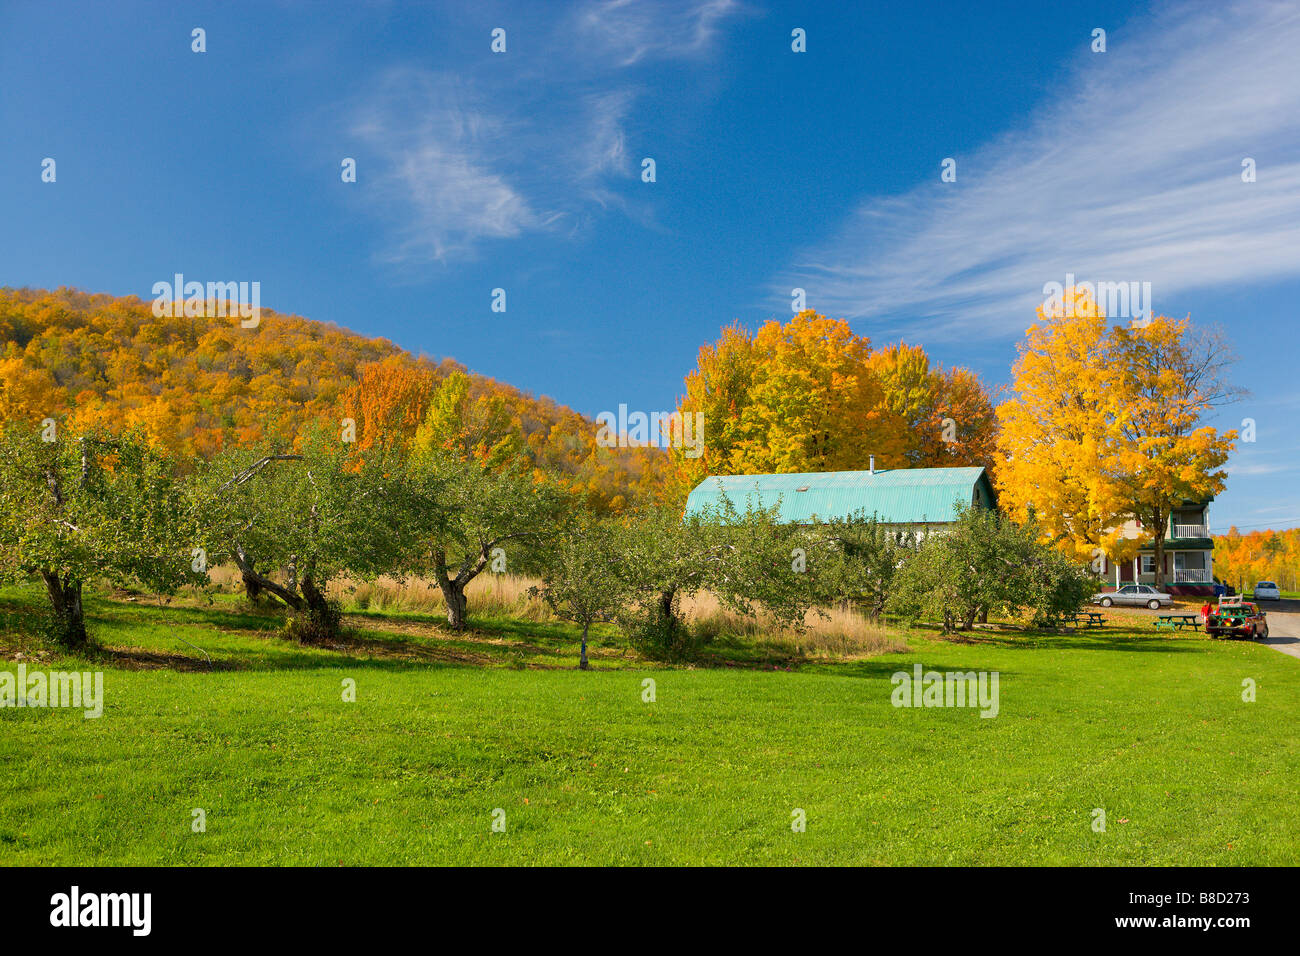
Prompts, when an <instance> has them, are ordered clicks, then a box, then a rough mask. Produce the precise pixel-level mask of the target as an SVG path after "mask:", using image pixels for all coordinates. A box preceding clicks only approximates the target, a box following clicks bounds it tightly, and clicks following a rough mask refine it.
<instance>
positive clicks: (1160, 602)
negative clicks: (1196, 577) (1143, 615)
mask: <svg viewBox="0 0 1300 956" xmlns="http://www.w3.org/2000/svg"><path fill="white" fill-rule="evenodd" d="M1173 600H1174V596H1173V595H1172V594H1166V593H1165V592H1164V591H1157V590H1156V589H1155V588H1153V587H1151V586H1149V585H1146V584H1126V585H1124V586H1123V587H1122V588H1120V589H1119V590H1118V591H1110V592H1103V593H1101V594H1094V595H1093V596H1092V603H1093V604H1100V605H1101V606H1102V607H1110V606H1111V605H1112V604H1133V605H1138V606H1139V607H1140V606H1142V605H1144V604H1145V605H1146V606H1147V607H1149V608H1151V610H1153V611H1158V610H1160V608H1161V607H1163V606H1164V605H1166V604H1172V603H1173Z"/></svg>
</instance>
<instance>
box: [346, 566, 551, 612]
mask: <svg viewBox="0 0 1300 956" xmlns="http://www.w3.org/2000/svg"><path fill="white" fill-rule="evenodd" d="M540 584H541V581H540V580H538V579H536V578H528V577H521V576H518V575H513V574H480V575H479V576H478V577H476V578H475V579H474V580H473V581H471V582H470V583H469V585H468V586H467V587H466V588H465V596H466V598H467V600H468V603H469V611H470V613H471V614H487V615H491V616H510V617H517V618H520V619H522V620H526V621H553V620H555V616H554V615H553V614H552V613H551V609H550V608H548V607H547V606H546V602H545V601H543V600H541V599H540V598H537V597H532V596H531V595H529V593H528V589H529V588H531V587H534V586H539V585H540ZM329 596H330V597H332V598H335V599H336V600H338V601H339V602H340V603H341V604H342V605H343V607H344V608H345V609H347V610H358V611H399V612H400V611H406V612H410V613H418V614H443V613H445V612H446V610H447V605H446V602H444V601H443V599H442V591H441V590H440V589H439V588H438V582H437V581H433V580H431V579H428V578H416V577H410V578H401V579H399V578H392V577H381V578H379V579H377V580H375V581H354V580H351V579H348V578H339V579H336V580H334V581H331V582H330V586H329Z"/></svg>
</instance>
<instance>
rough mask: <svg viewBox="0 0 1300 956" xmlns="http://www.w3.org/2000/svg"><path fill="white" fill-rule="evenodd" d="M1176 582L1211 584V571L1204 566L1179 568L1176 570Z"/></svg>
mask: <svg viewBox="0 0 1300 956" xmlns="http://www.w3.org/2000/svg"><path fill="white" fill-rule="evenodd" d="M1174 583H1175V584H1209V583H1210V572H1209V571H1207V570H1205V569H1204V568H1178V569H1176V570H1175V571H1174Z"/></svg>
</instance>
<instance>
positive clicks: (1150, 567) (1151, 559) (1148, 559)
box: [1142, 554, 1156, 574]
mask: <svg viewBox="0 0 1300 956" xmlns="http://www.w3.org/2000/svg"><path fill="white" fill-rule="evenodd" d="M1142 573H1143V574H1155V573H1156V556H1155V555H1154V554H1144V555H1142Z"/></svg>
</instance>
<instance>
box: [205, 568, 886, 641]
mask: <svg viewBox="0 0 1300 956" xmlns="http://www.w3.org/2000/svg"><path fill="white" fill-rule="evenodd" d="M209 576H210V578H211V580H212V582H213V583H215V584H218V585H219V586H221V587H223V588H228V589H230V590H240V589H242V587H243V583H242V580H241V578H240V575H239V571H238V569H237V568H235V567H233V566H229V565H225V566H222V567H219V568H212V569H211V570H210V571H209ZM540 585H541V581H540V580H539V579H537V578H532V577H522V576H519V575H513V574H481V575H479V576H478V577H477V578H475V579H474V580H473V581H471V582H470V583H469V586H468V588H466V595H467V597H468V599H469V612H470V614H471V615H475V614H482V615H487V616H492V617H514V618H518V619H520V620H526V621H535V622H549V621H555V620H556V617H555V615H554V613H552V611H551V609H550V608H549V607H547V605H546V602H545V601H543V600H541V599H540V598H538V597H534V596H532V595H530V594H529V593H528V592H529V589H530V588H533V587H536V586H540ZM328 593H329V596H330V597H331V598H334V599H336V600H338V601H339V603H340V604H341V605H342V606H343V608H344V610H345V611H392V612H398V613H401V612H406V613H411V614H429V615H442V614H444V613H446V604H445V603H444V602H443V599H442V592H441V591H440V590H439V589H438V584H437V582H436V581H433V580H431V579H427V578H417V577H408V578H393V577H381V578H379V579H377V580H375V581H361V580H353V579H348V578H339V579H336V580H334V581H331V582H330V585H329V588H328ZM681 613H682V618H683V620H684V621H685V622H686V623H687V625H688V626H689V627H690V628H691V629H692V631H694V632H695V633H696V634H698V635H700V636H701V637H703V638H705V639H706V640H712V639H716V638H720V637H735V638H741V639H744V640H748V641H752V642H753V643H754V644H755V645H756V646H758V647H762V648H768V649H770V650H772V651H773V652H776V653H781V654H789V655H796V656H806V657H824V658H832V657H835V658H843V657H850V658H851V657H869V656H872V655H875V654H887V653H891V652H898V651H906V650H907V645H906V644H904V643H902V642H901V641H899V640H898V639H897V638H895V637H894V636H893V635H892V634H891V633H890V632H889V631H888V630H887V629H886V628H884V627H883V626H881V625H879V624H876V623H873V622H872V621H869V620H868V619H867V618H865V617H864V616H863V615H861V614H859V613H857V612H856V611H850V610H845V609H843V608H823V609H820V610H817V609H814V610H811V611H809V612H808V614H807V615H805V617H804V629H803V630H802V631H797V630H794V629H791V628H786V627H781V626H779V625H777V624H775V623H774V622H772V621H771V620H768V619H766V618H765V617H764V616H763V615H759V616H747V615H743V614H737V613H735V612H734V611H731V610H729V609H727V608H726V607H724V606H723V605H722V603H721V602H720V601H719V600H718V599H717V597H716V596H714V595H713V594H709V593H707V592H705V593H701V594H697V595H694V596H691V597H687V598H684V599H683V600H682V604H681Z"/></svg>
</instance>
